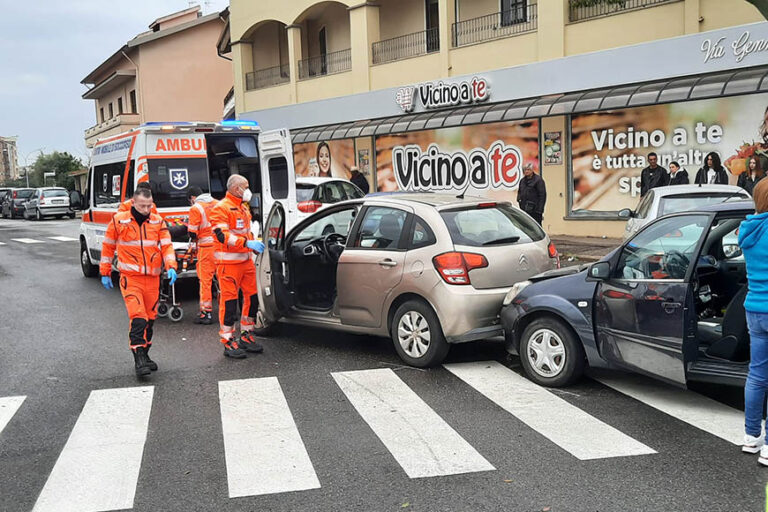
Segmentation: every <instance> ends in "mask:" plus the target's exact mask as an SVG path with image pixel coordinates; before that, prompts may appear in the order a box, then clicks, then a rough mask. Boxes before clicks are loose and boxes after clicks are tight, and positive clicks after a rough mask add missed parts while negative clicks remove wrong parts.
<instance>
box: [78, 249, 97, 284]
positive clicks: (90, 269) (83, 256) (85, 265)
mask: <svg viewBox="0 0 768 512" xmlns="http://www.w3.org/2000/svg"><path fill="white" fill-rule="evenodd" d="M80 268H81V269H82V270H83V275H84V276H85V277H96V275H97V274H98V273H99V272H98V271H99V268H98V267H97V266H96V265H94V264H92V263H91V259H90V258H89V257H88V247H87V246H86V245H85V243H84V242H80Z"/></svg>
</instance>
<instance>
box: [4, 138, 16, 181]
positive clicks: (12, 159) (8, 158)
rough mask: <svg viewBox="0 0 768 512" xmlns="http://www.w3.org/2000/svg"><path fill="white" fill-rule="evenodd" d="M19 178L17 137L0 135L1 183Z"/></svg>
mask: <svg viewBox="0 0 768 512" xmlns="http://www.w3.org/2000/svg"><path fill="white" fill-rule="evenodd" d="M17 179H19V154H18V151H17V149H16V137H0V184H3V183H6V182H8V181H12V180H17Z"/></svg>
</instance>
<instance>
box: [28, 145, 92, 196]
mask: <svg viewBox="0 0 768 512" xmlns="http://www.w3.org/2000/svg"><path fill="white" fill-rule="evenodd" d="M82 168H83V163H82V162H81V161H80V160H79V159H78V158H75V157H74V156H72V155H70V154H69V153H66V152H64V153H61V152H59V151H54V152H53V153H49V154H47V155H40V156H39V157H38V158H37V160H35V163H34V165H33V166H32V171H31V172H30V174H29V186H30V187H52V186H57V187H65V188H66V189H67V190H72V189H73V188H74V185H75V180H74V178H72V177H71V176H69V173H70V172H72V171H76V170H78V169H82ZM49 172H53V173H55V174H56V176H55V179H54V178H52V177H48V178H47V179H46V178H45V173H49Z"/></svg>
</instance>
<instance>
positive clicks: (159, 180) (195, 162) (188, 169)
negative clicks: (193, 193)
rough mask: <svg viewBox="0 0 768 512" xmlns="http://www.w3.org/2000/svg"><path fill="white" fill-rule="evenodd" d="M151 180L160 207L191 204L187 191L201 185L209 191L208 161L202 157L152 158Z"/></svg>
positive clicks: (150, 167) (150, 163) (153, 195)
mask: <svg viewBox="0 0 768 512" xmlns="http://www.w3.org/2000/svg"><path fill="white" fill-rule="evenodd" d="M148 162H149V182H150V183H151V184H152V198H153V199H154V201H155V205H156V206H157V207H158V208H182V207H186V206H189V201H188V200H187V191H188V190H189V188H190V187H195V186H196V187H200V188H201V189H202V190H203V192H208V191H209V188H208V161H207V159H206V158H205V157H202V158H151V159H149V160H148Z"/></svg>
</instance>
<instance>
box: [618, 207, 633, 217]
mask: <svg viewBox="0 0 768 512" xmlns="http://www.w3.org/2000/svg"><path fill="white" fill-rule="evenodd" d="M634 216H635V212H633V211H632V210H630V209H629V208H624V209H623V210H619V218H620V219H631V218H632V217H634Z"/></svg>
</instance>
